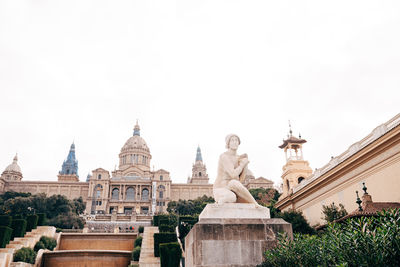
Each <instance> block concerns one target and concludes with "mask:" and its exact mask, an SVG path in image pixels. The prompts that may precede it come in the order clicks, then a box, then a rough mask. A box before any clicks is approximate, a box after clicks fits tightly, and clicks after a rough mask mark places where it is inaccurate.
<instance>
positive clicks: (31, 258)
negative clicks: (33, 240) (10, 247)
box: [13, 247, 36, 264]
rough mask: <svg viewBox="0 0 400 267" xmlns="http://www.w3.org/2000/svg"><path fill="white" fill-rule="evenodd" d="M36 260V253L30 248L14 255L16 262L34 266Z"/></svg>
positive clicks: (19, 250) (24, 248)
mask: <svg viewBox="0 0 400 267" xmlns="http://www.w3.org/2000/svg"><path fill="white" fill-rule="evenodd" d="M35 260H36V252H35V251H34V250H33V249H31V248H28V247H23V248H21V249H18V250H17V251H16V252H15V253H14V260H13V261H14V262H18V261H23V262H26V263H30V264H34V263H35Z"/></svg>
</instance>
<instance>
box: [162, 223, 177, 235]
mask: <svg viewBox="0 0 400 267" xmlns="http://www.w3.org/2000/svg"><path fill="white" fill-rule="evenodd" d="M158 229H159V230H160V233H175V229H174V227H173V226H172V225H165V224H161V225H160V226H158Z"/></svg>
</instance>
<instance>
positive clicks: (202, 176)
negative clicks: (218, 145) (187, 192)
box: [188, 146, 208, 184]
mask: <svg viewBox="0 0 400 267" xmlns="http://www.w3.org/2000/svg"><path fill="white" fill-rule="evenodd" d="M188 184H208V174H207V168H206V165H205V164H204V163H203V156H202V155H201V150H200V146H198V147H197V151H196V161H195V163H194V164H193V166H192V177H189V178H188Z"/></svg>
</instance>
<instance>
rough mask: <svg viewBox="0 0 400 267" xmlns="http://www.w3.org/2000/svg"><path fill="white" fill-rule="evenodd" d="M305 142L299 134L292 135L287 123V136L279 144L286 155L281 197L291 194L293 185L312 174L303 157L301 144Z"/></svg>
mask: <svg viewBox="0 0 400 267" xmlns="http://www.w3.org/2000/svg"><path fill="white" fill-rule="evenodd" d="M306 142H307V141H306V140H305V139H302V138H301V135H300V134H299V138H297V137H294V136H293V135H292V129H291V126H290V124H289V134H288V137H287V139H286V140H283V144H282V145H280V146H279V148H281V149H283V150H284V151H285V155H286V164H285V165H284V166H283V168H282V170H283V173H282V179H283V194H282V196H281V198H284V197H286V196H287V195H289V194H291V192H292V189H293V187H295V186H297V185H298V184H300V183H301V182H303V181H304V180H306V179H307V178H308V177H310V175H311V174H312V170H311V168H310V166H309V164H308V161H306V160H304V158H303V148H302V145H303V144H304V143H306Z"/></svg>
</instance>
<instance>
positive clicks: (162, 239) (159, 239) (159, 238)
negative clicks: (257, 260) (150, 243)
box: [154, 233, 178, 257]
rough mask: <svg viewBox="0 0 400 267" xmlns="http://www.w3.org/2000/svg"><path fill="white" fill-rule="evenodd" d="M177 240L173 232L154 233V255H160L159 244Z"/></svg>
mask: <svg viewBox="0 0 400 267" xmlns="http://www.w3.org/2000/svg"><path fill="white" fill-rule="evenodd" d="M176 241H178V238H177V237H176V234H175V233H155V234H154V256H155V257H160V244H162V243H171V242H176Z"/></svg>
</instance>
